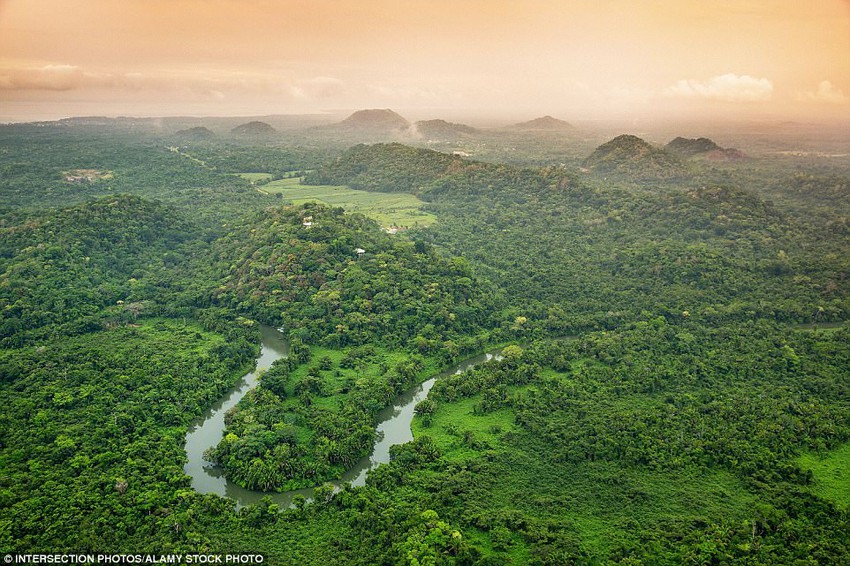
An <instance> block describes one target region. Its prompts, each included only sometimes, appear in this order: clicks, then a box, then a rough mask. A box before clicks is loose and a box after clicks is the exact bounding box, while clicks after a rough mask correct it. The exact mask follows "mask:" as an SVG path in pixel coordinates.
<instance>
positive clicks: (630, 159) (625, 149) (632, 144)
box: [584, 135, 686, 180]
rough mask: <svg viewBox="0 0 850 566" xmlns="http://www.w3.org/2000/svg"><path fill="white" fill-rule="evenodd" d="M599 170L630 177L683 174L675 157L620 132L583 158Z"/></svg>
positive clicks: (587, 164)
mask: <svg viewBox="0 0 850 566" xmlns="http://www.w3.org/2000/svg"><path fill="white" fill-rule="evenodd" d="M584 166H585V167H586V168H588V169H590V170H592V171H596V172H599V173H616V174H619V175H623V176H627V177H629V178H631V179H645V180H649V179H668V178H671V177H680V176H682V175H684V174H685V173H686V171H685V167H684V164H683V163H682V162H681V160H680V159H679V158H678V157H677V156H676V155H673V154H671V153H669V152H667V151H665V150H664V149H662V148H659V147H655V146H654V145H652V144H650V143H648V142H646V141H644V140H642V139H641V138H639V137H637V136H632V135H621V136H617V137H616V138H614V139H612V140H611V141H609V142H607V143H604V144H602V145H600V146H599V147H598V148H596V150H595V151H594V152H593V153H592V154H590V155H589V156H588V157H587V159H585V160H584Z"/></svg>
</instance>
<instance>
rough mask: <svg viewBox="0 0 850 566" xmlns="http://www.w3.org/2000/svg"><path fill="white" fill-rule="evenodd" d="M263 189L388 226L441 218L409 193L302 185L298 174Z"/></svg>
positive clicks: (420, 223)
mask: <svg viewBox="0 0 850 566" xmlns="http://www.w3.org/2000/svg"><path fill="white" fill-rule="evenodd" d="M259 190H260V191H262V192H264V193H268V194H279V195H281V196H282V197H283V198H284V199H285V200H288V201H291V202H292V203H293V204H303V203H305V202H320V203H323V204H327V205H328V206H340V207H342V208H344V209H345V210H346V211H348V212H359V213H361V214H364V215H366V216H368V217H369V218H373V219H374V220H376V221H378V223H380V224H381V226H383V227H384V228H394V227H395V228H413V227H415V226H418V227H422V226H430V225H431V224H434V223H435V222H436V221H437V217H436V216H434V215H433V214H430V213H428V212H424V211H423V210H422V205H423V204H425V203H424V202H422V201H421V200H419V199H418V198H416V197H415V196H413V195H411V194H407V193H376V192H368V191H357V190H354V189H350V188H348V187H346V186H336V185H302V184H301V179H298V178H293V179H281V180H279V181H272V182H271V183H268V184H266V185H263V187H262V188H261V189H259Z"/></svg>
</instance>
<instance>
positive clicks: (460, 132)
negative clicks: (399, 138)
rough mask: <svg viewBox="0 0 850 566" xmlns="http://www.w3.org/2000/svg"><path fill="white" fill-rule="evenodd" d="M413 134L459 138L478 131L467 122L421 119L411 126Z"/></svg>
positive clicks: (440, 137)
mask: <svg viewBox="0 0 850 566" xmlns="http://www.w3.org/2000/svg"><path fill="white" fill-rule="evenodd" d="M410 131H411V133H412V134H413V135H415V136H418V137H422V138H427V139H457V138H464V137H468V136H471V135H474V134H476V133H478V130H477V129H476V128H473V127H472V126H467V125H466V124H452V123H451V122H446V121H445V120H420V121H419V122H416V123H415V124H413V126H411V128H410Z"/></svg>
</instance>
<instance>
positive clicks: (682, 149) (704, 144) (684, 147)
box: [664, 137, 721, 156]
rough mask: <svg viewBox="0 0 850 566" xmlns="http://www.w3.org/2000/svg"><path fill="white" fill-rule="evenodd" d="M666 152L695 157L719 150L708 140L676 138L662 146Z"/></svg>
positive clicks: (718, 147)
mask: <svg viewBox="0 0 850 566" xmlns="http://www.w3.org/2000/svg"><path fill="white" fill-rule="evenodd" d="M664 148H665V149H667V150H668V151H672V152H675V153H679V154H681V155H688V156H691V155H696V154H698V153H705V152H707V151H714V150H716V149H721V148H720V146H719V145H717V144H716V143H714V142H713V141H711V140H710V139H708V138H697V139H689V138H682V137H678V138H676V139H674V140H673V141H671V142H670V143H668V144H667V145H666V146H664Z"/></svg>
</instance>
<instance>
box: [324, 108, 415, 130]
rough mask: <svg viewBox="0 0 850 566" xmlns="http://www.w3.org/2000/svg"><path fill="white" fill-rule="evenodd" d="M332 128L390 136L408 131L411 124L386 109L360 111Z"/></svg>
mask: <svg viewBox="0 0 850 566" xmlns="http://www.w3.org/2000/svg"><path fill="white" fill-rule="evenodd" d="M330 127H332V128H337V129H342V130H348V131H360V132H364V133H371V134H374V133H387V134H389V133H397V132H403V131H404V130H407V129H408V128H409V127H410V122H408V121H407V120H406V119H405V118H404V117H403V116H400V115H399V114H397V113H395V112H393V111H392V110H390V109H389V108H386V109H371V110H358V111H357V112H355V113H353V114H352V115H351V116H349V117H348V118H346V119H345V120H343V121H342V122H339V123H337V124H333V125H331V126H330Z"/></svg>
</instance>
